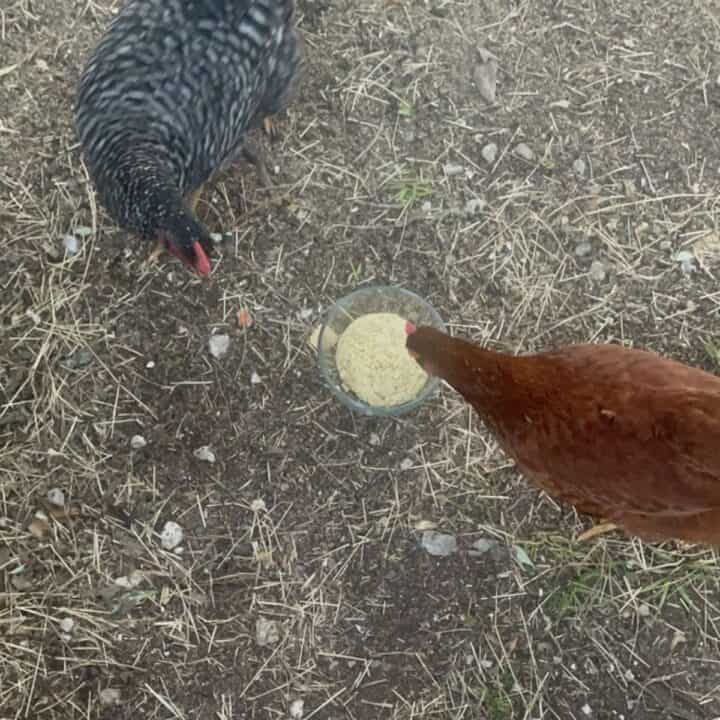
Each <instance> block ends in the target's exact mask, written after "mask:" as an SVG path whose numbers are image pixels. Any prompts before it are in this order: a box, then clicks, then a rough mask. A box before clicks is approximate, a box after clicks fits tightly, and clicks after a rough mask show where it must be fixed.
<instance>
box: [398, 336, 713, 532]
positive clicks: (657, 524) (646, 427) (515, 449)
mask: <svg viewBox="0 0 720 720" xmlns="http://www.w3.org/2000/svg"><path fill="white" fill-rule="evenodd" d="M407 346H408V349H409V350H410V351H411V352H413V353H414V354H416V356H418V357H419V359H420V361H421V362H422V363H423V364H424V366H425V367H426V369H427V370H428V371H429V372H432V373H433V374H435V375H438V376H440V377H442V378H444V379H445V380H446V381H447V382H448V383H449V384H450V385H452V386H453V387H454V388H455V389H456V390H457V391H458V392H459V393H461V394H462V395H463V397H464V398H465V399H466V400H467V401H468V402H470V403H471V404H472V405H473V407H474V408H475V409H476V410H477V412H478V414H479V415H480V417H481V418H482V420H483V421H484V422H485V423H486V424H487V425H488V427H489V428H490V429H491V430H492V432H493V434H494V435H495V436H496V437H497V439H498V441H499V443H500V445H501V446H502V447H503V449H504V450H505V451H506V452H507V454H508V455H510V456H511V457H512V458H513V459H514V460H515V461H516V462H517V465H518V468H519V469H520V470H521V471H522V472H523V474H524V475H525V476H526V477H527V478H528V480H530V481H532V482H534V483H535V484H536V485H538V486H539V487H541V488H543V489H544V490H546V491H547V492H548V493H549V494H550V495H552V496H554V497H556V498H558V499H559V500H563V501H565V502H568V503H571V504H573V505H575V507H577V508H578V510H580V511H581V512H586V513H588V514H591V515H596V516H602V517H605V518H607V519H609V520H611V521H612V522H614V523H616V524H618V525H621V526H623V527H625V529H626V530H628V531H629V532H631V533H635V534H637V535H639V536H641V537H644V538H647V539H658V538H675V539H681V540H688V541H694V542H709V543H720V442H718V441H719V439H720V378H718V377H716V376H715V375H711V374H710V373H707V372H704V371H703V370H700V369H697V368H693V367H689V366H687V365H684V364H682V363H679V362H676V361H674V360H670V359H668V358H663V357H660V356H659V355H656V354H655V353H651V352H647V351H643V350H635V349H628V348H624V347H622V346H620V345H611V344H607V345H571V346H568V347H564V348H561V349H558V350H555V351H551V352H545V353H539V354H537V355H526V356H518V357H515V356H512V355H506V354H503V353H497V352H493V351H490V350H486V349H483V348H480V347H478V346H475V345H473V344H472V343H469V342H467V341H464V340H461V339H459V338H451V337H449V336H447V335H445V334H443V333H439V332H437V331H436V330H433V329H431V328H419V329H418V330H417V331H416V332H413V333H412V334H410V335H409V337H408V340H407Z"/></svg>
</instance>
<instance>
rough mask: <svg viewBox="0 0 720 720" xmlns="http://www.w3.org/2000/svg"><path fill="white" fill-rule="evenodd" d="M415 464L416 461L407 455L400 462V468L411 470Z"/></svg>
mask: <svg viewBox="0 0 720 720" xmlns="http://www.w3.org/2000/svg"><path fill="white" fill-rule="evenodd" d="M414 464H415V463H413V461H412V459H411V458H407V457H406V458H405V459H404V460H403V461H402V462H401V463H400V469H401V470H409V469H410V468H411V467H412V466H413V465H414Z"/></svg>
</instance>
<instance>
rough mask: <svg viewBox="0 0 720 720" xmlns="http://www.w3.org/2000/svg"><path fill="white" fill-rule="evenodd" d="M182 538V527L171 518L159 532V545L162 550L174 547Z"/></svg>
mask: <svg viewBox="0 0 720 720" xmlns="http://www.w3.org/2000/svg"><path fill="white" fill-rule="evenodd" d="M182 540H183V529H182V528H181V527H180V526H179V525H178V524H177V523H176V522H173V521H172V520H168V521H167V522H166V523H165V525H164V527H163V529H162V532H161V533H160V545H161V546H162V548H163V550H172V549H173V548H176V547H177V546H178V545H179V544H180V543H181V542H182Z"/></svg>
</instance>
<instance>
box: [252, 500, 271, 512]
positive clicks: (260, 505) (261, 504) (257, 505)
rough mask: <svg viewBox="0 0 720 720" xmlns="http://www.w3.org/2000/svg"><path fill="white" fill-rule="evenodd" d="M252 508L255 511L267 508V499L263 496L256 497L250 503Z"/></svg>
mask: <svg viewBox="0 0 720 720" xmlns="http://www.w3.org/2000/svg"><path fill="white" fill-rule="evenodd" d="M250 509H251V510H252V511H253V512H260V511H261V510H267V505H265V501H264V500H263V499H262V498H255V500H253V501H252V502H251V503H250Z"/></svg>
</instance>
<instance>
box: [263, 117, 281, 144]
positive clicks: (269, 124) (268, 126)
mask: <svg viewBox="0 0 720 720" xmlns="http://www.w3.org/2000/svg"><path fill="white" fill-rule="evenodd" d="M263 130H265V133H266V135H267V136H268V137H269V138H270V140H271V142H275V140H277V139H278V131H277V128H276V127H275V123H274V121H273V119H272V118H271V117H270V115H267V116H266V117H265V119H264V120H263Z"/></svg>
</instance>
